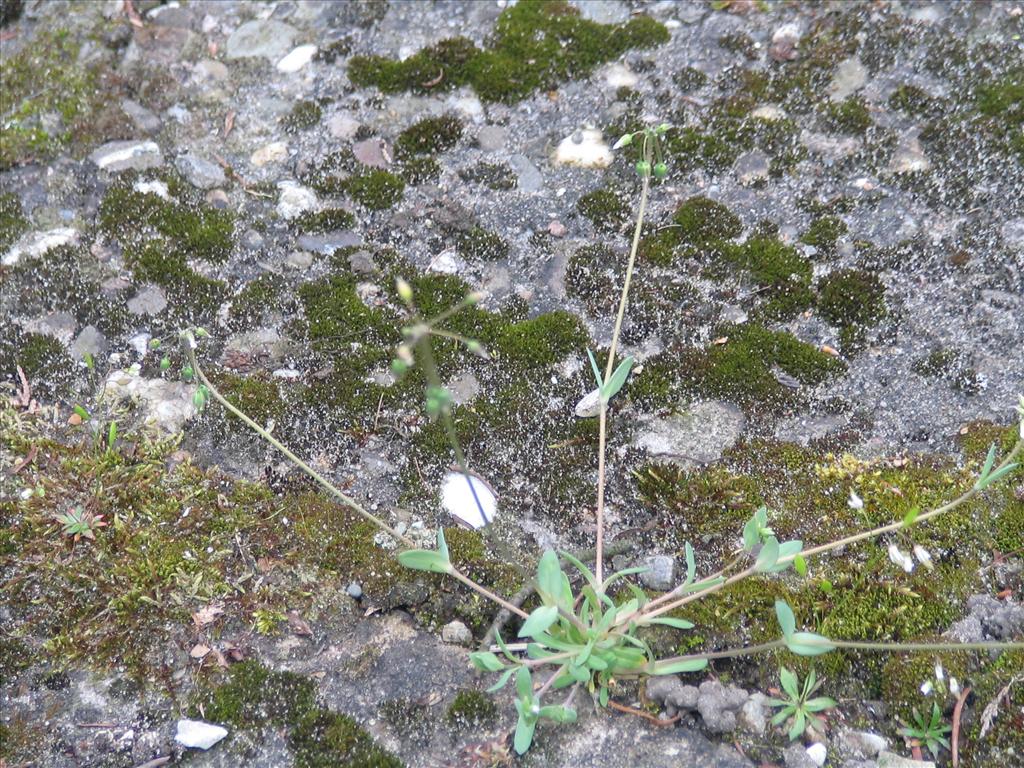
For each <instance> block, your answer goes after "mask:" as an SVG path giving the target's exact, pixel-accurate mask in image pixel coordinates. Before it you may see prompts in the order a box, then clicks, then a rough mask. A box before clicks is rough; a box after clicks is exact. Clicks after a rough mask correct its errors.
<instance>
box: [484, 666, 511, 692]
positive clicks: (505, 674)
mask: <svg viewBox="0 0 1024 768" xmlns="http://www.w3.org/2000/svg"><path fill="white" fill-rule="evenodd" d="M515 671H516V668H515V667H509V668H508V669H506V670H505V671H504V672H502V673H501V677H499V678H498V682H496V683H495V684H494V685H492V686H491V687H490V688H488V689H487V692H488V693H497V692H498V691H500V690H501V689H502V688H504V687H505V684H506V683H508V680H509V678H510V677H512V674H513V673H514V672H515Z"/></svg>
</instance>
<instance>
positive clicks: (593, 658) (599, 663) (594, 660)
mask: <svg viewBox="0 0 1024 768" xmlns="http://www.w3.org/2000/svg"><path fill="white" fill-rule="evenodd" d="M586 665H587V666H588V667H590V668H591V669H596V670H597V671H598V672H601V671H603V670H605V669H608V662H607V661H605V660H604V659H602V658H601V657H600V656H598V655H596V654H593V653H591V654H590V656H589V657H587V661H586Z"/></svg>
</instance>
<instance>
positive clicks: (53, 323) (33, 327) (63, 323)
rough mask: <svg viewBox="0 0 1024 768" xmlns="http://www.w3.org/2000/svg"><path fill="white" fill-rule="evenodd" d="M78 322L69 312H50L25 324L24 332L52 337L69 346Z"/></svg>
mask: <svg viewBox="0 0 1024 768" xmlns="http://www.w3.org/2000/svg"><path fill="white" fill-rule="evenodd" d="M77 327H78V321H77V320H75V316H74V315H72V314H71V313H69V312H51V313H50V314H48V315H44V316H43V317H40V318H36V319H35V320H31V321H29V322H27V323H25V330H27V331H31V332H32V333H42V334H44V335H46V336H52V337H53V338H55V339H57V340H58V341H60V342H61V343H62V344H65V345H68V344H71V339H72V338H74V335H75V329H76V328H77Z"/></svg>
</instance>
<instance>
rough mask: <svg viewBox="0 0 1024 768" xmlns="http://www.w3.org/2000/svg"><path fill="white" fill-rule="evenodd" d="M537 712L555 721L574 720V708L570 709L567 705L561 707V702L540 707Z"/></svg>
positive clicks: (571, 721) (572, 721)
mask: <svg viewBox="0 0 1024 768" xmlns="http://www.w3.org/2000/svg"><path fill="white" fill-rule="evenodd" d="M539 714H540V716H541V717H546V718H547V719H548V720H554V721H555V722H556V723H575V722H576V710H575V709H570V708H569V707H563V706H562V705H561V704H556V705H551V706H548V707H541V708H540V713H539Z"/></svg>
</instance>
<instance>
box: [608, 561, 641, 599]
mask: <svg viewBox="0 0 1024 768" xmlns="http://www.w3.org/2000/svg"><path fill="white" fill-rule="evenodd" d="M649 570H650V567H649V566H646V565H638V566H636V567H635V568H623V569H622V570H621V571H616V572H615V573H613V574H612V575H611V576H609V577H608V578H607V579H605V580H604V585H603V588H602V591H603V592H607V591H608V587H610V586H611V585H612V584H614V583H615V582H616V581H618V580H619V579H624V578H626V577H627V576H632V575H633V574H636V573H644V572H646V571H649Z"/></svg>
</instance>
